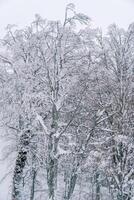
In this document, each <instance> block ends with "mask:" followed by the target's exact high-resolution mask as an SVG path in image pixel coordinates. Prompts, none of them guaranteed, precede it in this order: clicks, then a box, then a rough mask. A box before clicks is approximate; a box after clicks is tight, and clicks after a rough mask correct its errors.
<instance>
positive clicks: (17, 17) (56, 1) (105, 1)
mask: <svg viewBox="0 0 134 200" xmlns="http://www.w3.org/2000/svg"><path fill="white" fill-rule="evenodd" d="M68 3H74V4H75V5H76V8H77V11H78V12H83V13H84V14H87V15H88V16H89V17H90V18H91V19H92V20H93V22H94V23H95V24H96V25H97V26H100V27H102V29H103V30H104V31H105V30H106V27H107V26H108V25H109V24H111V23H113V22H115V23H116V24H118V25H119V26H121V27H123V28H127V27H128V25H129V24H130V23H132V22H134V0H0V36H3V35H4V28H5V27H6V26H7V24H17V25H19V27H23V26H25V25H28V24H29V23H30V22H32V20H33V19H34V15H35V14H36V13H38V14H40V15H41V16H42V17H43V18H48V19H56V20H57V19H61V20H62V19H63V17H64V10H65V6H66V5H67V4H68Z"/></svg>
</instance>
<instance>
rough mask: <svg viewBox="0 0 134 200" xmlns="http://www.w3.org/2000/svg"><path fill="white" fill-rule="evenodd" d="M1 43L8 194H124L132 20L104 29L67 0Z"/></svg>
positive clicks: (133, 128)
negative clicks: (53, 16)
mask: <svg viewBox="0 0 134 200" xmlns="http://www.w3.org/2000/svg"><path fill="white" fill-rule="evenodd" d="M0 48H1V49H2V50H3V51H2V52H0V108H1V111H0V130H1V134H0V138H1V139H3V138H4V140H5V141H6V145H5V146H4V149H3V156H2V159H3V160H8V161H9V163H10V167H9V172H7V174H8V176H10V177H11V187H10V188H7V190H9V193H10V198H9V200H133V199H134V24H133V23H132V24H130V26H129V27H128V29H127V30H124V29H122V28H120V27H118V26H117V25H115V24H112V25H110V26H109V27H108V30H107V33H106V34H103V33H102V31H101V29H100V28H92V25H91V19H90V18H89V17H88V16H86V15H85V14H83V13H77V12H76V10H75V6H74V4H72V3H70V4H68V5H67V6H66V9H65V17H64V21H63V22H61V21H58V20H57V21H56V20H55V21H50V20H47V19H43V18H42V17H41V16H40V15H37V14H36V15H35V19H34V21H33V22H32V23H31V24H30V25H29V26H27V27H25V28H23V29H17V28H16V26H15V25H8V26H7V29H6V34H5V36H4V37H3V39H1V40H0Z"/></svg>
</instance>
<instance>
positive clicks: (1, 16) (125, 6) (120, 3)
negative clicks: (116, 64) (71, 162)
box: [0, 0, 134, 200]
mask: <svg viewBox="0 0 134 200" xmlns="http://www.w3.org/2000/svg"><path fill="white" fill-rule="evenodd" d="M68 3H74V4H75V5H76V8H77V11H78V12H83V13H84V14H87V15H88V16H89V17H90V18H91V19H92V20H93V22H94V23H95V24H96V25H97V26H99V27H102V29H103V30H104V31H105V30H106V28H107V27H108V25H109V24H111V23H114V22H115V23H116V24H118V25H119V26H121V27H123V28H127V27H128V25H129V24H130V23H132V22H134V0H0V37H2V36H3V35H4V33H5V32H4V28H5V27H6V26H7V24H17V25H19V27H24V26H25V25H28V24H29V23H30V22H32V20H33V19H34V15H35V14H36V13H38V14H40V15H41V16H42V17H43V18H48V19H53V20H54V19H56V20H58V19H61V20H62V19H63V18H64V10H65V6H66V5H67V4H68ZM0 155H1V153H0ZM1 164H2V163H0V172H1V173H0V179H1V178H2V176H3V175H4V174H5V171H6V167H5V165H4V164H3V165H1ZM8 189H9V188H8V183H7V182H4V183H3V184H1V185H0V199H2V200H6V199H7V193H8Z"/></svg>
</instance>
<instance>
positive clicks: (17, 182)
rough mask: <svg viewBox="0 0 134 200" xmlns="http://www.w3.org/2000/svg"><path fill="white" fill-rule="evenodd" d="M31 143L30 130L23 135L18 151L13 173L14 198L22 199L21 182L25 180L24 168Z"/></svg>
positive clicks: (16, 199) (15, 199)
mask: <svg viewBox="0 0 134 200" xmlns="http://www.w3.org/2000/svg"><path fill="white" fill-rule="evenodd" d="M29 143H30V130H28V131H26V132H25V133H23V135H22V136H21V138H20V150H19V152H18V156H17V159H16V163H15V169H14V174H13V189H12V200H20V199H21V189H22V188H21V183H22V181H23V170H24V167H25V164H26V160H27V153H28V147H29Z"/></svg>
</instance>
